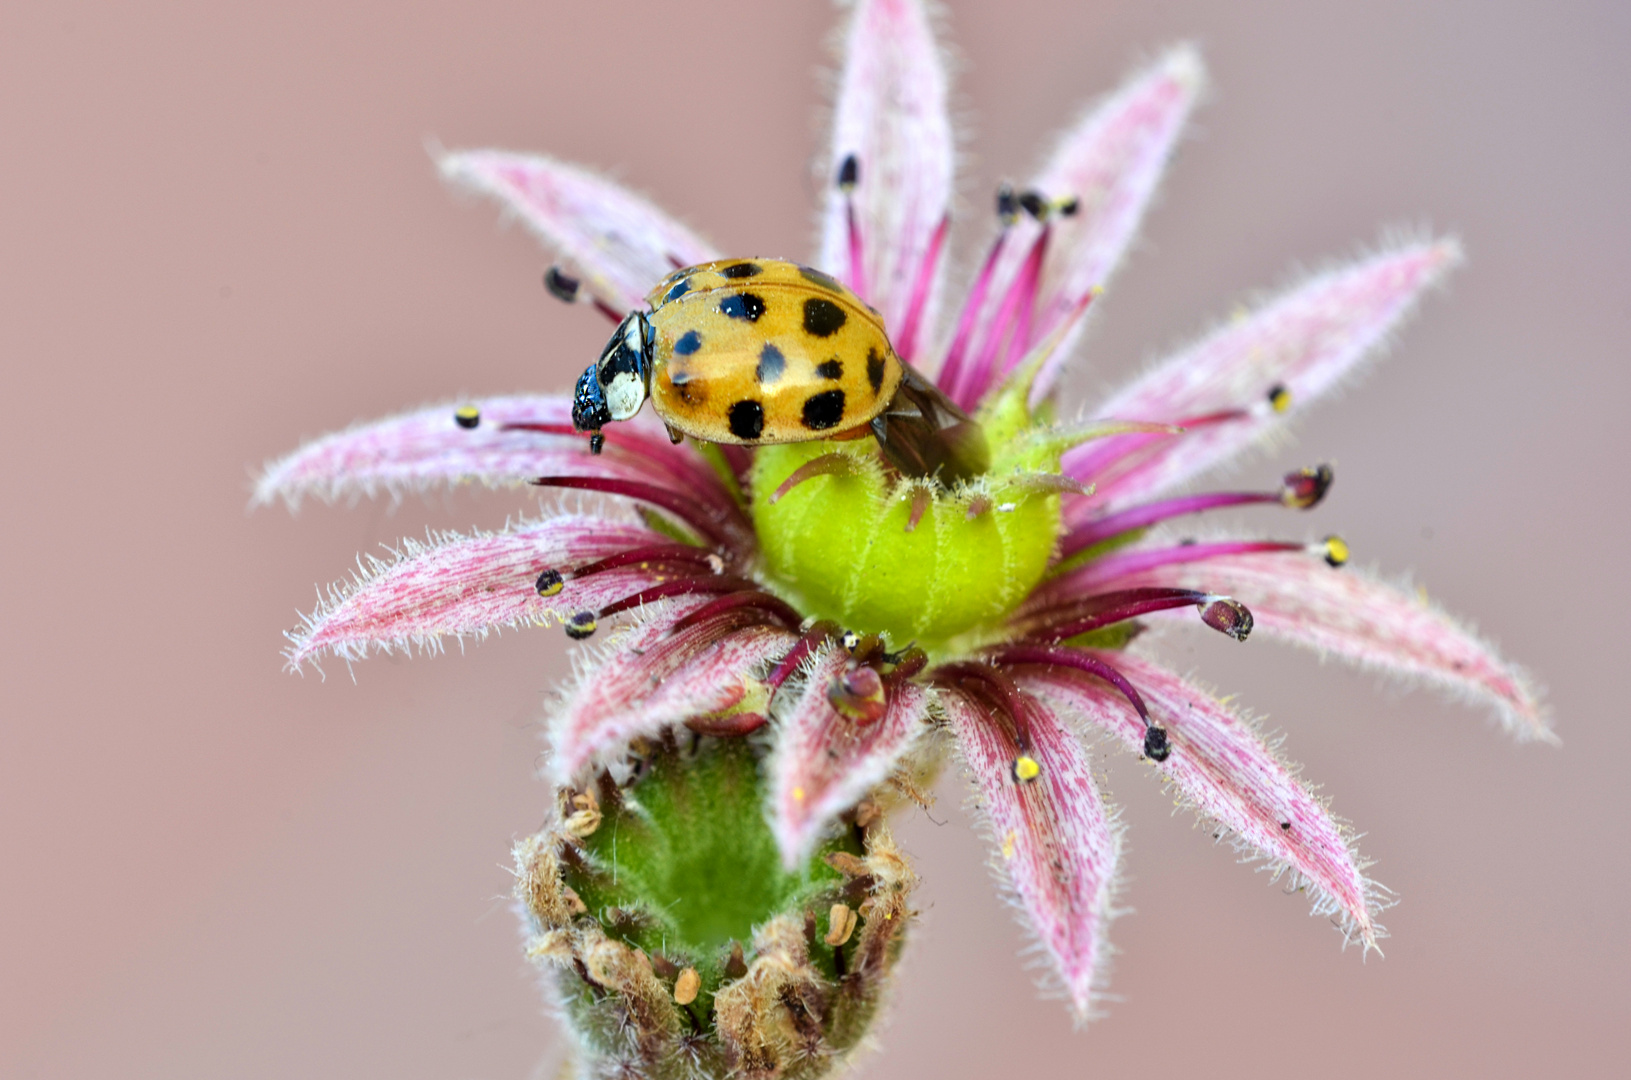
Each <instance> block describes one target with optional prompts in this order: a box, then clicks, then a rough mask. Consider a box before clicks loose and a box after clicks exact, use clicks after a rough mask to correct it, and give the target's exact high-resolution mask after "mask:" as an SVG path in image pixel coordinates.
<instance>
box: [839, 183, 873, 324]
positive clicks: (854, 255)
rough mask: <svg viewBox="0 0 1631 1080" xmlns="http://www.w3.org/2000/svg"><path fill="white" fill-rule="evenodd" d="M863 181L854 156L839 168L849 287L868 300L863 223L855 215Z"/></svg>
mask: <svg viewBox="0 0 1631 1080" xmlns="http://www.w3.org/2000/svg"><path fill="white" fill-rule="evenodd" d="M860 179H861V163H860V161H859V160H857V159H856V157H855V155H854V154H850V155H848V156H847V157H845V158H844V160H843V163H842V164H840V165H839V166H838V190H839V191H840V192H842V193H843V196H844V216H845V218H846V219H847V222H848V225H849V287H850V288H852V289H854V290H855V293H856V295H857V296H860V297H861V298H862V299H865V298H866V294H867V288H866V260H865V258H864V257H863V256H864V253H863V251H862V249H861V223H860V221H859V220H858V219H857V218H856V215H855V185H856V184H857V183H859V182H860Z"/></svg>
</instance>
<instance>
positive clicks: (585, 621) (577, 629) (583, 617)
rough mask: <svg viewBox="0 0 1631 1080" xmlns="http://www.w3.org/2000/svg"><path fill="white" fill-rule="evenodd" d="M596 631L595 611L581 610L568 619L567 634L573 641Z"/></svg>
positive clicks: (580, 639)
mask: <svg viewBox="0 0 1631 1080" xmlns="http://www.w3.org/2000/svg"><path fill="white" fill-rule="evenodd" d="M594 632H595V613H594V612H592V611H580V612H578V613H577V614H576V615H574V616H572V617H571V618H570V619H568V620H566V636H567V637H569V638H571V639H572V640H573V641H582V640H583V639H584V638H586V637H588V636H589V635H591V634H593V633H594Z"/></svg>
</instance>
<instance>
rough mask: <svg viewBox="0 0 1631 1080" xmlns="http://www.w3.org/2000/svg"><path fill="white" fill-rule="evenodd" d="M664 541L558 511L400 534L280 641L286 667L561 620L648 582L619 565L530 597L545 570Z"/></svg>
mask: <svg viewBox="0 0 1631 1080" xmlns="http://www.w3.org/2000/svg"><path fill="white" fill-rule="evenodd" d="M665 539H666V538H665V537H663V536H661V535H659V534H657V533H654V532H652V531H650V530H649V529H645V528H642V527H640V526H638V525H632V524H629V523H626V522H621V521H613V520H610V519H607V518H601V517H583V516H578V515H562V516H559V517H553V518H550V519H549V520H547V521H540V522H536V523H531V524H522V525H519V526H516V527H514V528H511V529H508V530H506V531H504V532H498V533H475V534H473V535H471V536H461V535H459V534H458V533H445V534H442V535H438V536H433V537H432V538H431V541H430V542H429V543H419V542H417V541H413V540H405V541H403V543H402V546H401V547H400V548H399V549H398V550H397V551H396V552H394V553H393V555H392V557H391V558H389V559H376V558H373V557H369V558H368V559H367V560H366V561H364V562H363V565H362V569H361V572H360V573H359V574H358V575H357V576H356V577H355V578H354V579H353V580H352V581H350V582H347V583H345V584H342V585H338V586H335V587H334V588H332V589H331V590H330V591H329V596H328V597H327V599H325V600H324V602H323V603H322V604H321V605H320V606H319V607H318V609H317V610H316V611H314V612H313V613H312V614H311V615H309V616H306V617H305V618H304V619H303V622H302V625H301V627H300V628H299V629H298V630H295V631H294V632H292V633H291V634H290V635H289V637H290V640H292V641H293V642H294V646H293V647H292V648H291V649H290V650H289V651H288V653H287V655H288V658H289V666H290V667H291V668H297V667H299V666H300V665H301V664H303V663H305V662H306V661H307V660H312V659H315V658H316V657H317V656H318V655H319V654H320V653H322V652H324V651H325V650H327V651H329V652H331V653H333V654H334V655H335V656H340V657H344V658H345V659H347V660H355V659H361V658H362V657H364V656H366V655H367V654H368V652H369V650H370V649H377V650H380V651H382V652H389V651H391V650H394V649H406V648H409V647H410V646H412V645H419V646H421V647H423V648H426V649H435V648H439V647H440V642H441V639H442V638H443V637H444V636H446V635H449V634H452V635H454V636H459V637H463V636H466V635H474V636H477V637H480V636H483V635H485V634H486V633H487V632H488V631H490V630H493V629H496V628H500V627H505V626H526V625H532V624H535V623H543V622H548V621H549V620H551V619H564V618H566V617H568V616H570V615H571V614H572V613H574V612H577V611H582V610H584V609H585V608H598V607H600V606H601V605H603V604H605V603H608V602H610V601H612V600H615V599H618V598H619V597H622V596H626V595H627V594H629V593H631V592H634V591H636V590H638V589H639V588H641V586H642V585H644V584H648V583H650V582H651V581H652V580H654V579H655V577H656V574H655V573H654V572H652V571H649V570H641V569H639V568H634V567H631V568H628V569H624V570H617V571H608V572H607V573H605V574H596V575H593V576H591V577H586V578H584V579H582V580H578V581H573V580H568V581H566V582H565V583H564V585H563V587H562V589H561V591H560V592H559V593H557V594H556V595H554V596H548V597H545V596H539V595H538V590H537V588H536V585H535V583H536V582H537V580H538V575H539V574H541V573H542V572H543V571H545V570H561V569H565V568H567V567H571V566H573V565H582V564H584V563H588V562H592V561H594V560H596V559H602V558H605V557H606V556H608V555H612V554H615V553H617V552H619V551H626V550H628V549H629V548H634V547H644V546H646V545H649V544H653V543H661V542H663V541H664V540H665Z"/></svg>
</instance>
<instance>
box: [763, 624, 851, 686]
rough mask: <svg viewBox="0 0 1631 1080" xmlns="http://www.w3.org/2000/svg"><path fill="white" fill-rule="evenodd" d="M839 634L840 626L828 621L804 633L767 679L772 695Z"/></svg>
mask: <svg viewBox="0 0 1631 1080" xmlns="http://www.w3.org/2000/svg"><path fill="white" fill-rule="evenodd" d="M839 633H840V631H839V629H838V624H837V623H835V622H831V621H829V620H827V619H822V620H820V621H819V622H816V623H815V624H813V625H812V626H811V627H810V628H809V629H808V630H806V631H804V636H803V637H801V638H799V640H798V644H796V645H794V646H793V647H792V648H791V649H789V650H787V655H786V656H784V657H782V658H781V660H780V661H778V662H777V664H776V666H775V668H774V669H773V670H772V671H771V672H770V674H769V675H768V676H766V677H765V684H766V685H767V686H769V687H770V691H771V693H775V692H776V691H777V690H779V689H781V685H782V683H784V682H786V681H787V680H788V679H789V678H791V677H792V675H793V672H795V671H797V670H798V668H799V665H800V664H802V663H804V661H805V660H807V659H809V657H810V655H811V654H812V653H814V652H815V651H816V650H817V649H819V648H821V646H823V645H825V644H826V643H827V642H829V641H831V640H833V639H834V638H836V637H838V635H839Z"/></svg>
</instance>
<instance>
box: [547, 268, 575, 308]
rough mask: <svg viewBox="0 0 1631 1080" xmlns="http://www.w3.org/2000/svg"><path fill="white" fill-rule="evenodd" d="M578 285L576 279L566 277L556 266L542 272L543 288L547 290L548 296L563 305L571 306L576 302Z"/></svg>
mask: <svg viewBox="0 0 1631 1080" xmlns="http://www.w3.org/2000/svg"><path fill="white" fill-rule="evenodd" d="M579 284H580V282H579V281H578V279H577V278H575V277H568V276H567V275H566V274H564V273H562V271H561V268H560V267H558V266H551V267H550V268H549V269H548V270H545V271H544V288H546V289H548V290H549V295H551V296H553V297H554V298H555V299H557V300H560V301H561V302H563V303H567V304H571V303H575V302H576V301H577V299H578V285H579Z"/></svg>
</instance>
